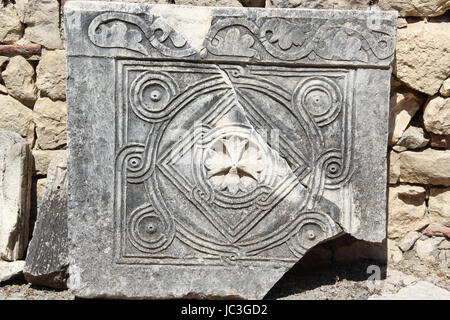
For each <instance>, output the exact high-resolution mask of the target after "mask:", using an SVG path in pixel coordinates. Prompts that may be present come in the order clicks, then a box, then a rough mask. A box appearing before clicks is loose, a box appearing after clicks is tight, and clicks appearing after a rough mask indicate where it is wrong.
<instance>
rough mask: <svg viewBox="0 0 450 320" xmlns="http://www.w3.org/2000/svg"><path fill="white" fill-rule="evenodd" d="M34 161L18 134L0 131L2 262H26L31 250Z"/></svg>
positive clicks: (0, 235) (0, 231)
mask: <svg viewBox="0 0 450 320" xmlns="http://www.w3.org/2000/svg"><path fill="white" fill-rule="evenodd" d="M32 164H33V163H32V158H31V152H30V148H29V146H28V144H27V143H26V142H25V141H24V140H23V139H22V137H20V136H19V135H18V134H17V133H14V132H8V131H0V259H3V260H7V261H14V260H19V259H21V258H23V256H24V254H25V250H26V249H27V246H28V238H29V225H28V222H29V217H30V201H31V177H32V174H33V172H32V170H33V167H32Z"/></svg>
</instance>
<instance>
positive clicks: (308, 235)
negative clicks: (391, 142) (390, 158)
mask: <svg viewBox="0 0 450 320" xmlns="http://www.w3.org/2000/svg"><path fill="white" fill-rule="evenodd" d="M64 17H65V32H66V34H65V38H66V40H67V55H68V66H67V79H68V81H67V102H68V118H67V134H68V137H67V139H68V140H67V143H68V188H69V190H68V211H69V213H68V232H69V239H70V243H69V265H70V266H69V274H70V277H69V283H68V285H69V288H70V289H72V290H73V291H74V293H75V294H76V295H77V296H80V297H116V298H117V297H131V298H178V297H191V298H193V297H210V298H211V297H240V298H247V299H261V298H263V297H264V295H265V294H266V293H267V292H268V291H269V289H270V288H271V287H272V286H273V285H274V284H275V283H276V282H277V281H278V280H279V279H280V278H281V276H282V275H283V274H284V273H285V272H286V271H287V270H289V269H290V268H291V267H292V266H293V265H294V264H295V263H296V262H297V261H298V260H299V259H300V258H301V257H302V256H303V255H304V254H305V253H306V252H307V251H308V250H309V249H310V248H312V247H313V246H315V245H316V244H318V243H320V242H322V241H324V240H326V239H329V238H333V237H336V236H338V235H340V234H342V233H343V232H347V233H350V234H352V235H353V236H354V237H356V238H359V239H364V240H368V241H373V242H381V241H383V240H384V239H385V237H386V234H385V230H386V184H387V176H386V172H387V168H386V167H387V165H386V163H387V161H386V160H387V159H386V157H387V156H386V143H387V139H388V113H389V84H390V74H391V63H392V60H393V57H394V47H395V41H396V23H397V22H396V20H397V13H395V12H368V11H314V10H287V9H266V10H264V9H251V8H244V9H243V8H215V7H187V6H165V5H150V4H129V3H127V4H123V3H122V4H119V3H105V2H90V1H89V2H80V1H70V2H68V3H66V6H65V14H64Z"/></svg>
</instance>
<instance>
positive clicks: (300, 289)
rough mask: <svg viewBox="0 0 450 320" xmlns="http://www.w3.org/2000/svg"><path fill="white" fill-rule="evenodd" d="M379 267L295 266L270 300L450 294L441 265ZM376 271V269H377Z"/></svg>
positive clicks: (18, 289)
mask: <svg viewBox="0 0 450 320" xmlns="http://www.w3.org/2000/svg"><path fill="white" fill-rule="evenodd" d="M373 266H377V265H376V263H374V261H373V260H359V261H355V262H351V263H345V264H339V265H336V264H333V265H323V266H321V267H318V268H313V269H311V268H305V267H304V266H303V265H302V264H297V265H296V266H294V267H293V268H292V269H291V270H290V271H289V272H288V273H286V274H285V276H284V277H283V278H282V279H281V280H280V281H279V282H278V283H277V284H276V285H275V286H274V287H273V288H272V289H271V290H270V292H269V293H268V294H267V295H266V299H271V300H272V299H283V300H284V299H287V300H311V299H313V300H366V299H367V298H369V297H370V296H372V295H375V294H383V293H396V292H398V291H399V290H400V289H402V288H404V287H405V286H408V285H411V284H413V283H415V282H416V281H418V280H421V279H422V280H426V281H429V282H432V283H433V284H435V285H437V286H439V287H441V288H444V289H447V290H449V291H450V273H448V272H447V274H446V273H445V272H444V271H442V268H440V267H439V266H433V265H425V264H423V263H420V262H419V261H415V262H409V263H403V264H401V265H394V266H389V268H386V267H383V266H381V267H380V269H379V270H380V276H381V280H380V281H375V282H374V281H370V280H368V278H369V277H370V276H371V275H372V274H373V273H372V272H371V273H368V272H367V270H368V268H369V270H373V268H374V267H373ZM375 268H376V267H375ZM4 299H6V300H72V299H75V297H74V295H73V294H72V293H71V292H70V291H69V290H55V289H49V288H44V287H37V286H34V285H31V284H29V283H27V282H26V281H25V280H24V279H20V278H18V279H15V280H11V281H9V282H6V283H3V284H1V285H0V300H4Z"/></svg>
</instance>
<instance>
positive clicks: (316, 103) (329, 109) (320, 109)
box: [296, 77, 342, 127]
mask: <svg viewBox="0 0 450 320" xmlns="http://www.w3.org/2000/svg"><path fill="white" fill-rule="evenodd" d="M297 90H298V97H299V99H300V101H299V102H300V103H301V104H302V105H303V106H304V107H305V108H306V110H308V112H309V113H310V114H311V115H312V117H313V119H314V121H315V122H316V123H317V124H318V125H319V126H320V127H322V126H325V125H327V124H329V123H331V122H333V121H334V120H335V119H336V117H337V116H338V115H339V112H340V111H341V106H342V94H341V92H340V89H339V87H338V86H337V85H336V84H335V83H334V82H333V81H332V80H329V79H326V78H324V77H314V78H311V79H308V80H306V81H305V82H303V83H302V84H301V85H300V87H298V88H297V89H296V91H297Z"/></svg>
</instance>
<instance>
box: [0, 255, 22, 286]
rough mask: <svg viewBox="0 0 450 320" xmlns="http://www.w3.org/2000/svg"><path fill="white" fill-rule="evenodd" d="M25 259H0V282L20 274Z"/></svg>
mask: <svg viewBox="0 0 450 320" xmlns="http://www.w3.org/2000/svg"><path fill="white" fill-rule="evenodd" d="M24 266H25V261H12V262H8V261H2V260H1V259H0V283H2V282H4V281H8V280H11V279H13V278H15V277H17V276H19V275H21V274H22V271H23V267H24Z"/></svg>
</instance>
